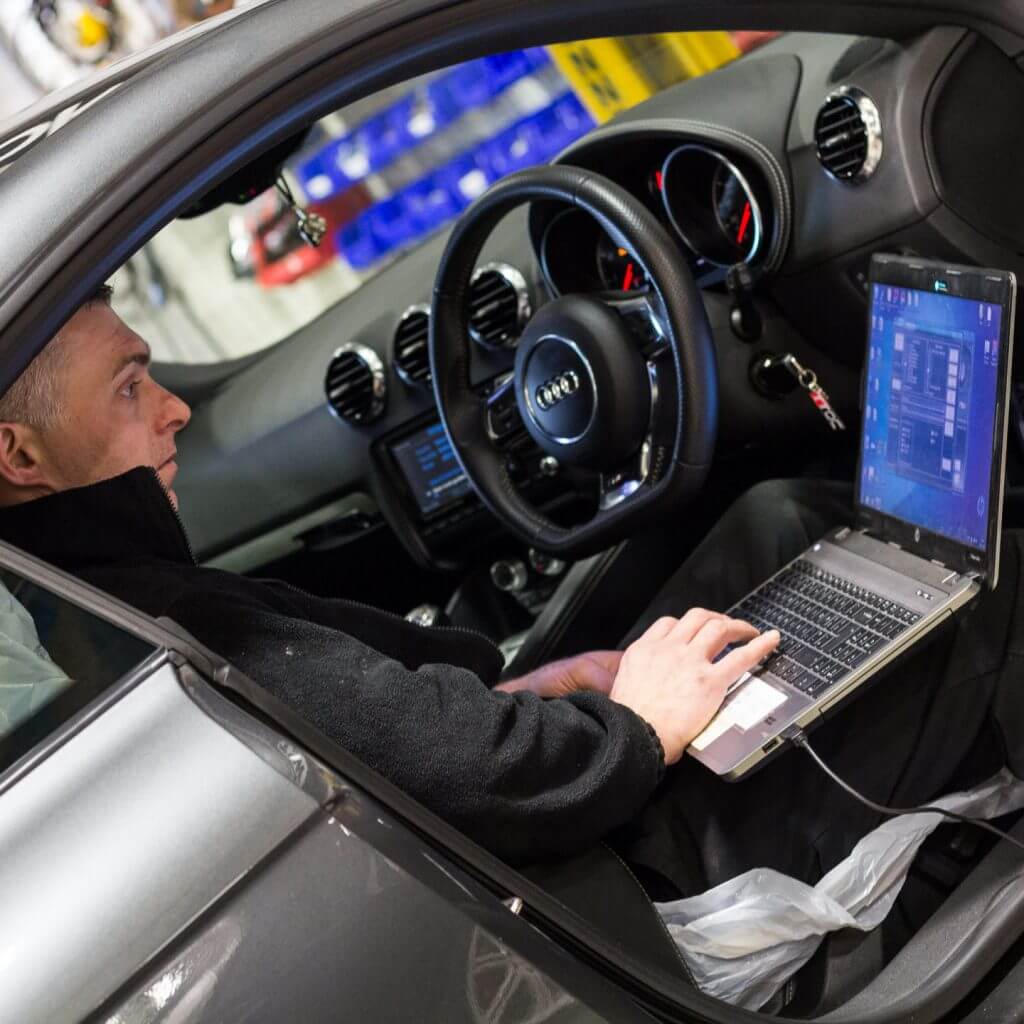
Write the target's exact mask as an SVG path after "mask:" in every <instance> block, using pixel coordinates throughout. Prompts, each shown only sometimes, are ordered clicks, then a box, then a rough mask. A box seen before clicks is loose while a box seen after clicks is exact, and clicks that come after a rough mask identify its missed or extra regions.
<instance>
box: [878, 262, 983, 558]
mask: <svg viewBox="0 0 1024 1024" xmlns="http://www.w3.org/2000/svg"><path fill="white" fill-rule="evenodd" d="M871 288H872V293H871V309H870V314H869V315H870V318H871V319H870V334H869V351H868V361H867V380H866V382H865V383H866V388H865V394H864V416H863V431H864V432H863V436H862V439H861V457H860V474H861V476H860V481H859V484H860V487H859V491H860V501H861V503H862V504H864V505H866V506H867V507H868V508H871V509H875V510H877V511H878V512H881V513H883V514H885V515H889V516H894V517H895V518H897V519H901V520H903V521H904V522H907V523H910V524H911V525H913V526H919V527H921V528H922V529H923V530H929V531H931V532H933V533H937V534H941V535H942V536H944V537H947V538H949V539H950V540H953V541H956V542H957V543H960V544H965V545H967V546H968V547H971V548H975V549H976V550H979V551H984V550H985V549H986V545H987V543H988V534H989V530H988V523H989V507H988V505H989V501H990V488H991V485H992V458H993V454H994V452H993V448H994V446H993V435H994V432H995V428H996V422H995V417H996V403H997V400H998V381H999V355H1000V352H999V349H1000V344H1001V340H1000V331H1001V325H1002V323H1003V316H1002V312H1003V310H1002V307H1001V306H1000V305H998V304H996V303H992V302H982V301H978V300H975V299H972V298H961V297H959V296H956V295H948V294H942V293H940V292H926V291H921V290H919V289H916V288H904V287H895V286H893V285H890V284H884V283H879V282H877V281H876V282H874V283H873V284H872V286H871Z"/></svg>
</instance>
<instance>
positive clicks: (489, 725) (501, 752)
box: [169, 601, 664, 863]
mask: <svg viewBox="0 0 1024 1024" xmlns="http://www.w3.org/2000/svg"><path fill="white" fill-rule="evenodd" d="M169 614H170V616H171V617H172V618H173V619H175V620H176V621H177V622H179V623H180V624H181V625H182V626H184V627H185V628H186V629H188V630H189V631H190V632H191V633H192V634H193V635H194V636H196V638H197V639H199V640H200V641H201V642H202V643H204V644H206V645H207V646H208V647H210V648H211V649H212V650H214V651H216V652H217V653H218V654H220V655H221V656H222V657H224V658H226V659H227V660H228V661H230V662H232V663H233V664H235V665H236V666H237V667H238V668H240V669H241V670H242V671H243V672H245V673H246V674H247V675H249V676H250V677H251V678H252V679H253V680H255V681H256V682H257V683H259V684H260V685H261V686H264V687H265V688H266V689H268V690H269V691H271V692H272V693H274V694H275V695H276V696H277V697H279V698H280V699H282V700H283V701H285V702H286V703H288V704H290V705H291V706H292V707H293V708H294V709H295V710H296V711H297V712H299V713H300V714H301V715H302V716H303V717H304V718H306V719H307V720H309V721H310V722H312V723H313V724H314V725H316V726H317V727H318V728H319V729H320V730H321V731H322V732H323V733H325V734H326V735H327V736H328V737H330V738H331V739H332V740H334V741H336V742H337V743H338V744H339V745H341V746H342V747H344V748H345V749H346V750H347V751H349V752H350V753H352V754H354V755H355V756H356V757H358V758H359V759H360V760H362V761H363V762H364V763H366V764H367V765H369V766H370V767H371V768H373V769H375V770H376V771H378V772H380V773H381V774H382V775H384V776H385V777H386V778H388V779H389V780H390V781H391V782H393V783H395V784H396V785H398V786H400V787H401V788H402V789H404V790H405V791H406V792H408V793H409V794H410V795H412V796H413V797H415V798H416V799H417V800H419V801H420V802H421V803H423V804H424V805H426V806H427V807H429V808H430V809H431V810H433V811H435V812H436V813H437V814H439V815H441V816H442V817H444V818H445V819H447V820H448V821H449V822H450V823H451V824H453V825H454V826H455V827H457V828H458V829H460V831H462V832H465V833H466V834H467V835H469V836H470V837H471V838H473V839H475V840H476V841H477V842H479V843H480V844H481V845H483V846H485V847H487V848H488V849H490V850H491V851H492V852H494V853H496V854H497V855H498V856H500V857H502V858H503V859H505V860H506V861H508V862H510V863H524V862H527V861H532V860H540V859H545V858H552V857H564V856H567V855H569V854H572V853H576V852H579V851H581V850H584V849H586V848H587V847H589V846H592V845H593V844H594V843H595V842H596V841H597V840H599V839H600V838H601V837H602V836H603V835H604V834H605V833H607V832H609V831H610V830H612V829H613V828H615V827H617V826H619V825H621V824H624V823H625V822H626V821H628V820H629V819H630V818H632V817H633V815H635V814H636V812H637V811H638V810H639V809H640V807H641V806H642V805H643V804H644V803H645V802H646V801H647V799H648V798H649V797H650V795H651V793H652V792H653V790H654V788H655V786H656V785H657V782H658V780H659V778H660V775H661V773H662V771H663V768H664V761H663V753H662V751H661V746H660V744H659V743H658V741H657V739H656V737H655V736H654V734H653V730H651V729H650V727H649V726H648V725H647V724H646V723H645V722H644V721H643V720H642V719H641V718H639V717H638V716H637V715H635V714H634V713H633V712H632V711H630V710H628V709H627V708H624V707H622V706H621V705H618V704H615V703H614V702H613V701H610V700H608V699H607V698H606V697H603V696H601V695H599V694H588V693H584V694H579V695H574V696H572V697H569V698H565V699H561V700H543V699H541V698H539V697H537V696H536V695H535V694H532V693H514V694H512V693H503V692H493V691H491V690H490V689H488V687H487V686H486V685H484V683H483V682H481V680H480V679H479V678H478V677H477V676H475V675H474V674H473V673H472V672H470V671H469V670H467V669H464V668H457V667H454V666H452V665H441V664H427V665H422V666H420V667H419V668H418V669H416V670H412V669H409V668H406V667H405V666H404V665H402V664H401V663H400V662H398V661H396V660H394V659H392V658H388V657H385V656H384V655H382V654H380V653H379V652H377V651H375V650H374V649H372V648H370V647H368V646H366V645H365V644H363V643H361V642H360V641H358V640H355V639H353V638H351V637H350V636H348V635H346V634H344V633H340V632H338V631H337V630H335V629H330V628H327V627H325V626H322V625H319V624H317V623H311V622H306V621H302V620H299V619H295V618H292V617H290V616H287V615H282V614H279V613H276V612H273V611H268V610H267V609H266V608H265V607H264V606H262V605H259V604H255V603H254V604H251V605H250V604H248V603H247V602H232V603H231V604H230V606H227V607H225V606H224V604H223V603H219V604H218V607H217V608H216V610H215V611H214V610H213V609H211V608H204V607H202V604H201V603H199V604H197V603H196V602H195V601H189V602H187V603H186V602H181V603H180V605H179V606H176V607H174V608H172V609H170V610H169Z"/></svg>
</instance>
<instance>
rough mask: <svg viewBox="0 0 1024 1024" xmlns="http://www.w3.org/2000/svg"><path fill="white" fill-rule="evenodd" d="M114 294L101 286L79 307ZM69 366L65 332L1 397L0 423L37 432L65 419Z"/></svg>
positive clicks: (48, 344) (50, 344)
mask: <svg viewBox="0 0 1024 1024" xmlns="http://www.w3.org/2000/svg"><path fill="white" fill-rule="evenodd" d="M113 294H114V290H113V288H111V287H110V285H109V284H101V285H100V286H99V287H98V288H97V289H96V291H94V292H93V293H92V295H90V296H89V298H88V299H86V300H85V302H83V303H82V305H81V306H80V307H79V308H80V309H84V308H85V307H86V306H90V305H92V303H94V302H105V303H108V304H109V302H110V300H111V297H112V296H113ZM66 365H67V346H66V344H65V339H64V331H63V330H61V331H58V332H57V334H56V335H55V336H54V337H53V338H52V339H51V340H50V341H49V342H47V344H46V345H45V346H44V347H43V349H42V350H41V351H40V352H38V353H37V354H36V357H35V359H33V360H32V362H31V363H29V364H28V366H26V367H25V369H24V370H23V371H22V373H21V376H20V377H18V379H17V380H16V381H15V382H14V383H13V384H12V385H11V386H10V387H9V388H8V389H7V392H6V394H4V395H0V423H23V424H25V425H26V426H29V427H32V428H33V429H35V430H48V429H50V428H52V427H54V426H56V425H57V424H58V423H60V422H61V420H62V418H63V416H64V395H63V391H62V389H61V387H60V381H61V378H62V376H63V371H64V369H65V367H66Z"/></svg>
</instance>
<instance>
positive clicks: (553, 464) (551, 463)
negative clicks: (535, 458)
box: [538, 455, 562, 476]
mask: <svg viewBox="0 0 1024 1024" xmlns="http://www.w3.org/2000/svg"><path fill="white" fill-rule="evenodd" d="M538 468H539V469H540V475H541V476H558V473H559V471H560V470H561V468H562V464H561V463H560V462H559V461H558V459H556V458H555V457H554V455H542V456H541V460H540V464H539V466H538Z"/></svg>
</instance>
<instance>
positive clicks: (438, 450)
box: [391, 423, 472, 516]
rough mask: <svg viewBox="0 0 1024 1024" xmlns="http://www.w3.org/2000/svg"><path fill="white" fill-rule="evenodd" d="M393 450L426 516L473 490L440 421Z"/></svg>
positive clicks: (404, 440) (394, 446) (392, 447)
mask: <svg viewBox="0 0 1024 1024" xmlns="http://www.w3.org/2000/svg"><path fill="white" fill-rule="evenodd" d="M391 454H392V455H393V456H394V458H395V461H396V462H397V463H398V465H399V466H400V467H401V469H402V473H403V475H404V476H405V480H406V483H407V484H408V485H409V490H410V491H412V496H413V498H415V500H416V504H417V505H418V506H419V509H420V512H421V513H423V515H425V516H428V515H430V514H431V513H433V512H436V511H437V510H438V509H440V508H443V507H444V506H445V505H448V504H451V503H452V502H454V501H458V500H459V498H463V497H465V496H466V495H467V494H469V493H470V491H471V490H472V487H471V486H470V483H469V480H468V479H467V478H466V474H465V473H463V472H462V467H461V466H460V465H459V463H458V460H457V459H456V458H455V452H453V451H452V446H451V444H450V443H449V442H448V435H447V434H446V433H445V431H444V427H443V426H441V424H440V423H435V424H433V425H432V426H429V427H427V428H426V429H425V430H420V431H418V432H417V433H415V434H412V435H411V436H409V437H406V438H404V439H403V440H401V441H399V442H397V443H396V444H393V445H391Z"/></svg>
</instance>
